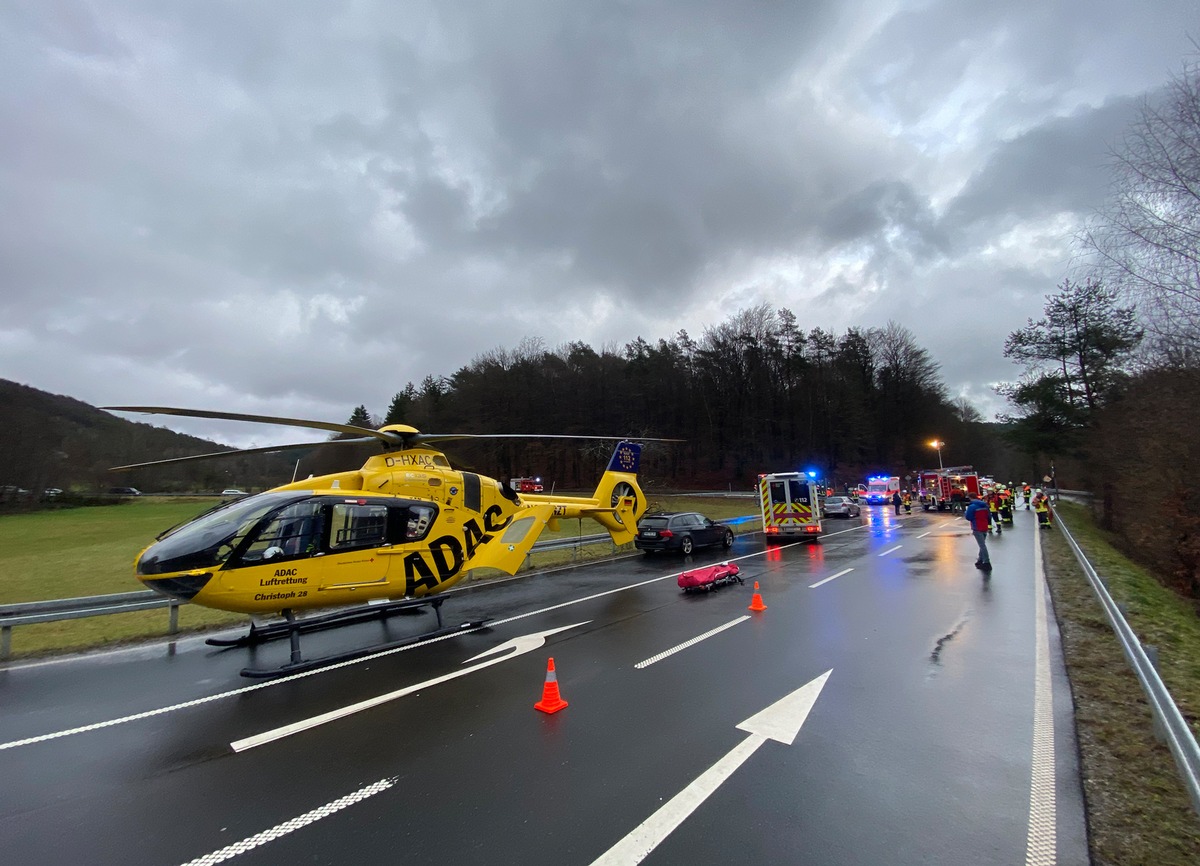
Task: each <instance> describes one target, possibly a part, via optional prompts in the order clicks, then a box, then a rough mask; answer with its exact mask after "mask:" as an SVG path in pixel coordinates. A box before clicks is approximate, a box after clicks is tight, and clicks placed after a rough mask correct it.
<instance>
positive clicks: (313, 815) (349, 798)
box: [183, 776, 399, 866]
mask: <svg viewBox="0 0 1200 866" xmlns="http://www.w3.org/2000/svg"><path fill="white" fill-rule="evenodd" d="M398 779H399V776H395V777H393V778H391V779H380V780H379V781H378V782H375V783H374V784H373V785H367V786H366V787H365V788H359V789H358V790H357V791H355V792H354V793H353V794H347V795H346V796H345V797H340V798H338V799H337V800H334V801H333V802H332V803H326V804H325V805H324V806H321V807H320V808H317V809H313V810H312V811H311V812H305V813H304V814H303V815H301V816H300V817H298V818H293V819H292V820H290V821H284V822H283V823H282V824H276V825H275V826H274V827H272V828H271V829H270V830H264V831H263V832H261V833H256V834H254V835H253V836H248V837H246V838H245V839H243V840H242V841H240V842H234V843H233V844H232V845H227V846H225V847H224V848H222V849H221V850H220V851H213V852H212V853H211V854H205V855H204V856H203V857H197V858H196V859H195V860H189V861H188V862H187V863H185V864H183V866H214V864H217V863H224V862H225V861H226V860H229V859H231V858H233V857H236V856H237V855H239V854H245V853H246V852H247V851H251V850H253V849H255V848H258V847H259V846H260V845H265V844H267V843H268V842H274V841H275V840H276V839H278V838H280V837H281V836H286V835H287V834H288V833H292V832H294V831H296V830H299V829H300V828H301V827H307V826H308V825H309V824H312V823H313V822H315V821H320V820H321V819H322V818H328V817H329V816H330V815H332V814H333V813H334V812H340V811H341V810H342V809H345V808H346V807H347V806H353V805H354V804H355V803H361V802H362V801H363V800H365V799H367V798H368V797H374V796H375V795H376V794H379V793H381V792H383V791H386V790H387V789H388V788H390V787H392V786H393V785H395V784H396V781H397V780H398Z"/></svg>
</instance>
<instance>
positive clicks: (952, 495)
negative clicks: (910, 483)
mask: <svg viewBox="0 0 1200 866" xmlns="http://www.w3.org/2000/svg"><path fill="white" fill-rule="evenodd" d="M920 478H921V486H920V497H921V506H922V507H923V508H924V509H925V510H926V511H934V510H937V511H946V510H947V509H949V510H952V511H961V510H962V509H963V508H965V507H966V504H967V503H968V502H970V501H971V500H972V499H974V498H975V497H976V496H978V495H979V476H978V475H977V474H976V473H975V471H974V469H973V468H972V467H970V466H947V467H946V468H945V469H930V470H926V471H924V472H922V473H920Z"/></svg>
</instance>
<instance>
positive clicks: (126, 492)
mask: <svg viewBox="0 0 1200 866" xmlns="http://www.w3.org/2000/svg"><path fill="white" fill-rule="evenodd" d="M108 492H109V493H110V494H111V495H113V496H141V495H142V491H140V490H138V489H137V488H136V487H110V488H108Z"/></svg>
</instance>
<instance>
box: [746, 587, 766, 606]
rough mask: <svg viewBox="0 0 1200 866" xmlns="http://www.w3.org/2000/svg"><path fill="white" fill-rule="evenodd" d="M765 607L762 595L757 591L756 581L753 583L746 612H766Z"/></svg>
mask: <svg viewBox="0 0 1200 866" xmlns="http://www.w3.org/2000/svg"><path fill="white" fill-rule="evenodd" d="M766 609H767V606H766V605H765V604H763V600H762V594H761V593H759V591H758V581H757V580H756V581H754V595H752V596H751V597H750V607H748V608H747V610H766Z"/></svg>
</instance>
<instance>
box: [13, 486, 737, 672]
mask: <svg viewBox="0 0 1200 866" xmlns="http://www.w3.org/2000/svg"><path fill="white" fill-rule="evenodd" d="M217 501H218V500H217V499H216V498H213V497H196V498H188V499H181V498H175V497H172V498H166V497H164V498H160V499H155V498H154V497H143V498H140V499H138V500H134V501H127V502H122V503H121V504H114V505H107V506H98V507H93V508H64V509H58V510H54V511H43V512H37V513H32V514H10V515H4V516H0V604H13V603H17V602H26V601H43V600H47V599H54V598H75V597H78V596H87V595H107V594H109V593H116V592H130V591H134V590H138V589H141V588H142V585H141V584H140V583H139V582H138V581H137V579H136V578H135V577H134V576H133V561H134V558H135V557H136V556H137V555H138V553H139V552H141V550H142V549H143V548H145V547H146V546H147V545H148V544H149V543H150V542H152V541H153V540H154V537H155V536H156V535H158V534H159V533H161V532H162V531H163V530H165V529H168V528H170V527H172V526H175V525H176V524H178V523H182V522H183V521H185V520H189V519H191V518H192V517H195V516H196V515H197V514H199V513H201V512H202V511H205V510H207V509H208V508H210V507H212V506H213V505H214V504H216V502H217ZM650 507H651V508H652V509H655V510H657V509H666V510H688V511H702V512H704V513H705V514H708V515H709V516H711V517H713V518H714V519H724V518H729V517H736V516H741V515H744V514H749V513H751V512H752V511H753V510H754V508H755V507H756V506H755V501H754V500H753V499H745V498H743V499H730V498H726V497H711V498H700V497H662V496H655V497H652V498H651V501H650ZM581 523H582V526H580V524H581ZM751 526H753V527H754V528H758V527H757V524H751ZM600 531H602V530H601V528H600V526H599V525H598V524H596V523H593V522H592V521H590V520H586V521H578V520H570V521H567V520H564V521H562V525H561V526H560V527H559V529H558V531H557V532H550V531H547V532H545V533H543V535H542V538H543V539H547V538H555V537H577V536H579V535H593V534H595V533H597V532H600ZM632 549H633V545H624V546H622V547H621V548H616V549H615V550H614V548H613V546H612V545H611V544H593V545H588V546H586V547H583V548H582V549H581V550H580V551H579V552H578V553H576V552H573V551H570V550H562V551H552V552H546V553H537V554H534V555H533V556H531V557H530V562H529V565H528V568H537V569H544V568H553V567H555V566H559V565H563V564H567V563H571V562H582V561H585V560H590V559H596V558H603V557H607V556H612V555H614V553H622V552H627V551H629V550H632ZM496 574H499V573H498V572H497V573H496ZM473 577H475V578H476V579H487V578H488V575H482V574H480V575H474V576H473ZM246 621H247V617H246V616H245V615H244V614H236V613H228V612H225V611H216V610H208V609H206V608H200V607H192V606H191V605H183V606H182V607H181V608H180V615H179V625H180V629H181V630H182V631H198V630H202V629H207V628H214V627H220V626H228V625H230V624H232V623H239V622H246ZM167 624H168V614H167V611H166V610H151V611H139V612H137V613H123V614H111V615H107V616H96V617H89V618H87V619H73V620H62V621H59V622H51V623H40V624H37V625H28V626H19V627H17V628H14V629H13V637H12V656H13V657H14V658H15V657H28V656H38V655H44V654H47V653H51V652H63V651H74V650H80V649H88V648H96V647H102V646H109V645H113V644H120V643H128V642H131V641H138V640H144V639H147V638H154V637H161V636H162V635H164V634H166V632H167Z"/></svg>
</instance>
